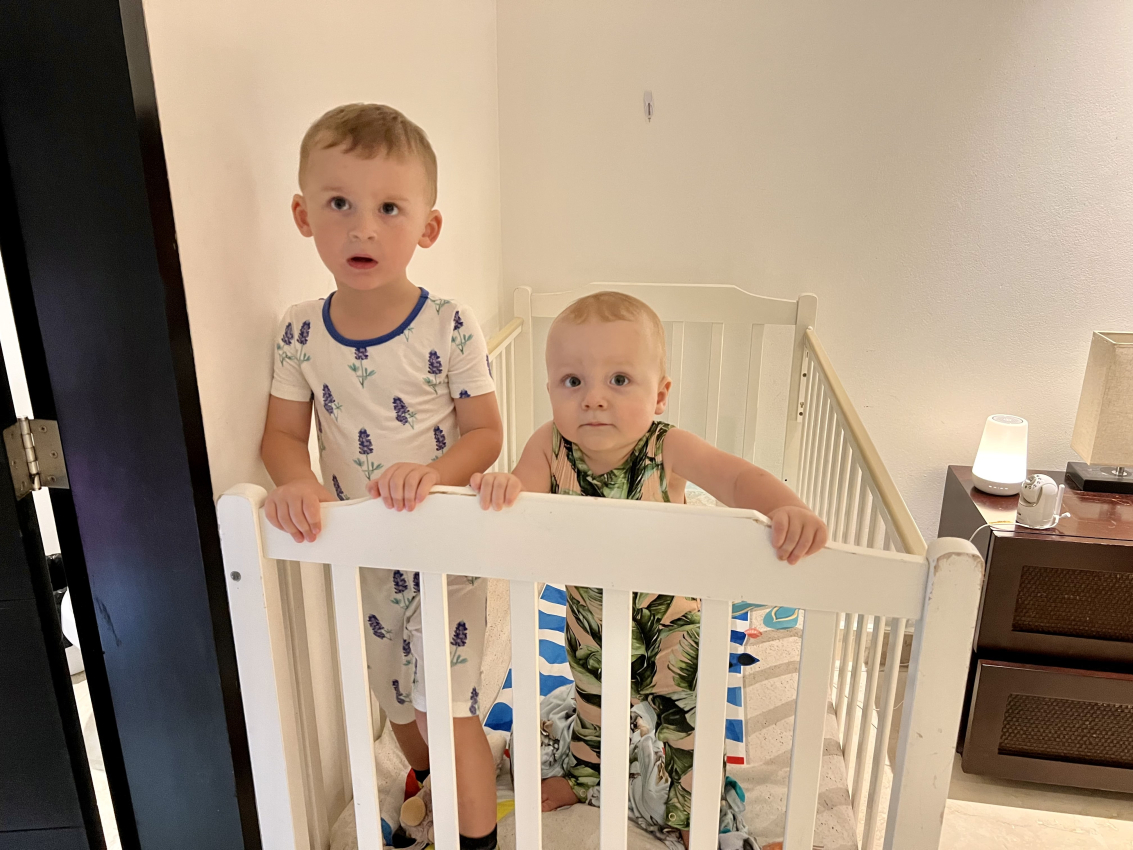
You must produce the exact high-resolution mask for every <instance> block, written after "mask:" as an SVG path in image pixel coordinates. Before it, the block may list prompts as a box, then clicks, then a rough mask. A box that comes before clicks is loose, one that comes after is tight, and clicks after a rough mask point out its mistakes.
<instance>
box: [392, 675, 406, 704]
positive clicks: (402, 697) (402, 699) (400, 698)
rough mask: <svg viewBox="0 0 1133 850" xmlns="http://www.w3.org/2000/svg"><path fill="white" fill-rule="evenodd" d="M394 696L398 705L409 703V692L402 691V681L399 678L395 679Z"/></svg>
mask: <svg viewBox="0 0 1133 850" xmlns="http://www.w3.org/2000/svg"><path fill="white" fill-rule="evenodd" d="M393 698H394V699H396V700H397V704H398V705H408V704H409V694H403V693H402V692H401V683H400V682H399V681H397V679H394V680H393Z"/></svg>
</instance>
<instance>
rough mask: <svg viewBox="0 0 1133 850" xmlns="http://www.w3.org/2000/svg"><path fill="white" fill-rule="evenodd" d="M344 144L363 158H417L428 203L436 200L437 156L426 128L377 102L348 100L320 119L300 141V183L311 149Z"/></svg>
mask: <svg viewBox="0 0 1133 850" xmlns="http://www.w3.org/2000/svg"><path fill="white" fill-rule="evenodd" d="M339 145H344V146H345V152H346V153H357V154H358V155H359V156H361V157H363V158H364V159H372V158H373V157H375V156H378V155H379V154H385V155H386V156H392V157H398V158H403V157H410V156H414V157H417V159H419V160H420V161H421V164H422V165H424V166H425V177H426V182H427V184H428V194H429V206H430V207H431V206H432V205H433V204H435V203H436V202H437V155H436V154H435V153H434V152H433V146H432V145H431V144H429V137H428V136H426V135H425V131H424V130H422V129H421V128H420V127H418V126H417V125H416V124H414V123H413V122H412V121H410V120H409V119H408V118H406V117H405V116H404V115H402V114H401V113H400V112H398V111H397V110H396V109H394V108H393V107H392V106H383V105H381V104H377V103H348V104H346V105H344V106H336V107H335V108H334V109H332V110H331V111H330V112H328V113H326V114H325V115H323V116H322V117H321V118H319V119H318V120H317V121H316V122H315V123H314V124H312V125H311V127H310V129H308V130H307V132H306V134H305V135H304V136H303V141H302V142H301V143H300V144H299V184H300V185H302V183H303V173H304V171H305V170H306V168H307V160H308V158H310V156H311V151H313V150H315V149H316V148H317V149H319V150H323V149H326V148H336V147H338V146H339Z"/></svg>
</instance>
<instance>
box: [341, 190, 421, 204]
mask: <svg viewBox="0 0 1133 850" xmlns="http://www.w3.org/2000/svg"><path fill="white" fill-rule="evenodd" d="M319 191H321V192H335V193H337V194H340V195H344V194H346V191H347V190H346V189H344V188H342V187H341V186H320V187H319ZM386 201H397V202H399V203H402V204H407V203H409V198H407V197H404V196H403V195H387V196H386Z"/></svg>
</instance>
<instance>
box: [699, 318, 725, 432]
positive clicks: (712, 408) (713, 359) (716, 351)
mask: <svg viewBox="0 0 1133 850" xmlns="http://www.w3.org/2000/svg"><path fill="white" fill-rule="evenodd" d="M723 366H724V325H723V324H721V323H719V322H716V323H713V325H712V349H711V352H710V354H709V360H708V412H707V416H708V418H707V419H706V420H705V424H704V439H705V440H707V441H708V442H709V443H711V444H712V445H714V446H715V445H716V441H717V438H718V437H719V436H720V378H721V375H722V372H723Z"/></svg>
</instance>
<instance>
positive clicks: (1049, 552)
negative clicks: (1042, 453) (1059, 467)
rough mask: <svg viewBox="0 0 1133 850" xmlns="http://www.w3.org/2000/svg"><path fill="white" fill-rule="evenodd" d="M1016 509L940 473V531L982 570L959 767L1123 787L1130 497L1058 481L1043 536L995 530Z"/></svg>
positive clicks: (1128, 701) (1132, 744) (1132, 773)
mask: <svg viewBox="0 0 1133 850" xmlns="http://www.w3.org/2000/svg"><path fill="white" fill-rule="evenodd" d="M1045 474H1047V475H1049V476H1050V477H1051V478H1053V479H1054V480H1055V481H1062V480H1063V479H1064V473H1063V472H1047V473H1045ZM1017 502H1018V496H1008V497H999V496H989V495H986V494H984V493H981V492H980V491H978V490H974V489H973V488H972V478H971V468H970V467H964V466H950V467H949V468H948V477H947V481H946V483H945V487H944V502H943V505H942V507H941V512H940V530H939V534H940V536H941V537H963V538H968V537H971V536H972V535H973V534H975V536H974V538H973V542H974V543H975V545H976V548H977V549H979V550H980V552H981V554H982V555H983V556H984V560H985V562H986V564H987V567H986V572H985V581H984V592H983V598H982V600H981V602H980V616H979V620H978V622H977V625H976V638H975V646H974V647H973V653H972V667H971V671H970V674H969V677H968V698H967V700H966V705H967V706H968V708H967V711H966V714H965V717H964V718H963V720H962V723H961V729H960V744H961V746H960V750H961V752H962V753H963V761H962V765H963V768H964V771H965V772H966V773H977V774H986V775H990V776H999V777H1003V778H1007V779H1023V780H1029V781H1031V782H1046V783H1052V784H1057V785H1074V786H1078V787H1082V788H1096V789H1103V790H1112V791H1126V792H1133V495H1121V494H1111V493H1088V492H1083V491H1081V490H1074V489H1071V488H1070V487H1069V486H1068V487H1067V490H1066V497H1065V500H1064V502H1063V508H1062V509H1063V512H1064V513H1067V512H1068V513H1069V514H1070V516H1068V517H1064V518H1063V519H1062V520H1061V521H1060V522H1059V524H1058V525H1057V526H1056V527H1055V528H1052V529H1046V530H1043V531H1038V530H1030V529H1024V528H1021V527H1020V528H1015V527H1014V526H1013V525H1011V524H1007V523H1003V521H1012V520H1014V517H1015V507H1016V504H1017ZM986 523H995V525H993V527H992V528H991V529H987V528H985V529H983V530H982V531H978V532H977V529H979V528H980V526H982V525H984V524H986ZM1000 523H1003V524H1000Z"/></svg>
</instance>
